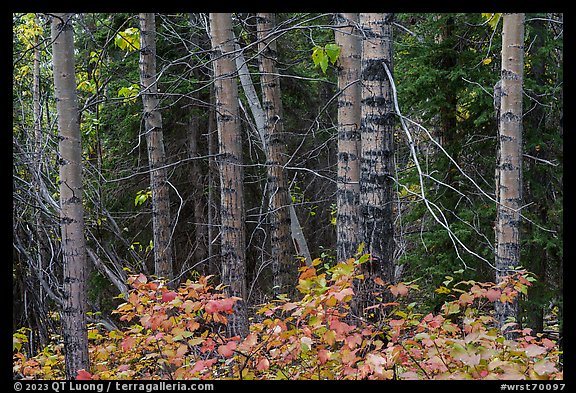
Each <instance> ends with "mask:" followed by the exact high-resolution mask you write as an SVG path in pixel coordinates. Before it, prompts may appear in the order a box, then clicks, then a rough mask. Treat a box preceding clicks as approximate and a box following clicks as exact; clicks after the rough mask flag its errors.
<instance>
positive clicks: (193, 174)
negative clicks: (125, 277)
mask: <svg viewBox="0 0 576 393" xmlns="http://www.w3.org/2000/svg"><path fill="white" fill-rule="evenodd" d="M189 18H190V24H191V25H192V26H195V25H198V24H199V21H198V20H197V18H198V14H192V13H191V14H189ZM190 41H191V43H192V45H193V47H200V44H201V43H200V39H199V35H198V34H192V36H191V37H190ZM190 63H191V64H190V66H191V67H192V69H193V76H194V78H196V79H198V80H199V79H200V78H201V76H200V73H199V71H198V67H196V64H193V60H192V57H191V60H190ZM191 94H192V98H191V99H190V106H191V107H192V108H194V104H195V102H198V101H200V100H201V97H200V93H199V92H192V93H191ZM199 119H200V116H199V110H196V111H194V110H192V111H191V113H190V119H189V120H188V157H189V158H190V159H191V161H190V172H189V175H190V185H191V186H192V187H193V206H194V232H195V235H196V247H195V249H194V265H199V266H198V267H197V270H198V271H200V272H203V274H204V275H208V274H210V272H209V266H208V264H209V259H208V226H207V223H206V222H207V220H206V204H207V203H206V198H205V196H204V187H206V184H205V180H206V177H205V176H204V174H203V173H202V167H201V165H200V160H198V159H196V158H198V157H199V156H200V152H199V148H198V141H199V140H200V121H199Z"/></svg>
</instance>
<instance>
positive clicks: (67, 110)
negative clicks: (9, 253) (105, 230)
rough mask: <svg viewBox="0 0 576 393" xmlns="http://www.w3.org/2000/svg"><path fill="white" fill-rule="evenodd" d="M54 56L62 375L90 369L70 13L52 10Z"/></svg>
mask: <svg viewBox="0 0 576 393" xmlns="http://www.w3.org/2000/svg"><path fill="white" fill-rule="evenodd" d="M52 56H53V64H54V96H55V98H56V110H57V112H58V130H59V141H60V142H59V153H60V157H59V163H60V208H61V212H60V228H61V238H62V257H63V263H64V267H63V276H64V277H63V280H64V289H63V292H62V297H63V298H64V309H63V310H62V331H63V336H64V353H65V362H66V377H67V378H68V379H71V378H74V377H76V375H77V373H78V371H79V370H82V369H85V370H88V369H89V358H88V332H87V328H86V239H85V237H84V207H83V205H82V192H83V188H82V145H81V140H80V113H79V111H78V97H77V94H76V75H75V64H74V30H73V25H72V20H71V14H54V16H53V18H52Z"/></svg>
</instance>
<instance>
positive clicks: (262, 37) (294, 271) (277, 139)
mask: <svg viewBox="0 0 576 393" xmlns="http://www.w3.org/2000/svg"><path fill="white" fill-rule="evenodd" d="M256 23H257V37H258V51H259V53H260V56H259V68H260V73H261V75H260V83H261V86H262V109H263V110H264V119H265V121H264V127H263V128H264V139H265V141H266V143H265V147H266V170H267V174H268V223H269V225H270V243H271V254H272V273H273V277H274V278H273V293H274V294H275V295H277V294H279V293H291V292H293V291H294V288H295V287H296V283H297V280H298V265H297V264H296V262H295V260H293V258H292V253H291V248H292V245H291V244H290V239H291V238H290V211H289V205H290V202H291V201H290V196H289V194H288V181H287V179H286V170H285V169H284V165H285V164H286V142H285V135H284V120H283V119H284V114H283V113H282V112H283V111H282V100H281V92H280V77H279V76H278V70H277V67H276V62H277V59H278V53H277V51H276V40H275V39H273V38H270V37H269V34H270V33H271V32H272V31H273V30H274V27H275V24H276V23H275V15H274V14H271V13H259V14H258V15H257V20H256Z"/></svg>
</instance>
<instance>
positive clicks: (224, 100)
mask: <svg viewBox="0 0 576 393" xmlns="http://www.w3.org/2000/svg"><path fill="white" fill-rule="evenodd" d="M210 36H211V40H212V49H213V54H214V87H215V93H216V120H217V125H218V139H219V147H220V151H219V156H220V157H219V164H220V165H219V166H220V190H221V200H220V219H221V254H222V283H223V284H224V285H225V288H226V292H227V295H228V296H235V297H238V298H240V300H238V301H237V302H236V303H235V307H234V313H233V314H232V315H230V317H229V319H228V325H227V333H228V335H229V336H236V335H238V336H241V337H244V336H246V335H247V334H248V317H247V313H246V303H245V301H246V295H247V291H246V240H245V238H246V233H245V227H244V191H243V184H242V181H243V168H242V135H241V128H240V116H239V111H240V109H239V105H238V87H237V85H236V80H235V77H234V75H235V71H236V67H235V64H234V59H233V56H234V55H233V52H234V34H233V31H232V16H231V14H229V13H210Z"/></svg>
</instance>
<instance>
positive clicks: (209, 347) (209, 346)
mask: <svg viewBox="0 0 576 393" xmlns="http://www.w3.org/2000/svg"><path fill="white" fill-rule="evenodd" d="M215 347H216V343H215V342H214V340H212V338H211V337H208V338H207V339H206V340H205V341H204V342H203V343H202V347H201V348H200V352H202V353H205V352H210V351H213V350H214V348H215Z"/></svg>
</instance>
